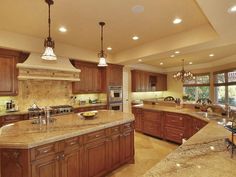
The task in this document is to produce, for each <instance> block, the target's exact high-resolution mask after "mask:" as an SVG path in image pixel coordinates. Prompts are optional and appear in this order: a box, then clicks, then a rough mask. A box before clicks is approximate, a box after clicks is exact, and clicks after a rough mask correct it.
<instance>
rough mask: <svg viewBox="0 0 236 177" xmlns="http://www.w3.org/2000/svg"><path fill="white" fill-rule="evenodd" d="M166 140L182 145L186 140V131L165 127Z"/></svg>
mask: <svg viewBox="0 0 236 177" xmlns="http://www.w3.org/2000/svg"><path fill="white" fill-rule="evenodd" d="M164 133H165V139H167V140H170V141H173V142H176V143H179V144H181V143H182V139H183V138H184V131H183V130H179V129H176V128H172V127H165V130H164Z"/></svg>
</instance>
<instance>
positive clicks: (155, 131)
mask: <svg viewBox="0 0 236 177" xmlns="http://www.w3.org/2000/svg"><path fill="white" fill-rule="evenodd" d="M162 119H163V118H162V113H161V112H158V111H149V110H144V111H143V118H142V130H143V133H146V134H149V135H152V136H156V137H160V138H162V136H163V135H162V134H163V133H162Z"/></svg>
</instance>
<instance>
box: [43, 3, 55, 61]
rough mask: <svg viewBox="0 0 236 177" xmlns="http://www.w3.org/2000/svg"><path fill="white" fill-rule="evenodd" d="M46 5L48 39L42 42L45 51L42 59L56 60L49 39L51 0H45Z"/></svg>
mask: <svg viewBox="0 0 236 177" xmlns="http://www.w3.org/2000/svg"><path fill="white" fill-rule="evenodd" d="M45 2H46V3H47V4H48V37H47V39H45V41H44V47H45V51H44V53H43V55H42V59H44V60H56V59H57V57H56V55H55V54H54V52H53V48H54V47H55V43H54V41H53V40H52V38H51V9H50V7H51V5H53V4H54V2H53V0H45Z"/></svg>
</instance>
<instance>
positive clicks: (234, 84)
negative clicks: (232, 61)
mask: <svg viewBox="0 0 236 177" xmlns="http://www.w3.org/2000/svg"><path fill="white" fill-rule="evenodd" d="M214 86H215V100H216V102H217V103H219V104H225V103H228V104H229V105H231V106H236V70H229V71H222V72H217V73H214Z"/></svg>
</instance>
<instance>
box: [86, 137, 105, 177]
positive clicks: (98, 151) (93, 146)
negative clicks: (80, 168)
mask: <svg viewBox="0 0 236 177" xmlns="http://www.w3.org/2000/svg"><path fill="white" fill-rule="evenodd" d="M108 152H109V151H108V142H107V141H106V138H102V139H99V140H96V141H94V142H92V143H88V144H86V145H85V148H84V155H85V159H84V161H85V162H84V163H85V164H84V165H85V166H84V169H85V173H84V177H95V176H96V177H98V176H103V175H104V174H106V173H107V171H108Z"/></svg>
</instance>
